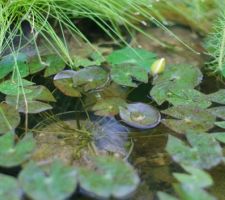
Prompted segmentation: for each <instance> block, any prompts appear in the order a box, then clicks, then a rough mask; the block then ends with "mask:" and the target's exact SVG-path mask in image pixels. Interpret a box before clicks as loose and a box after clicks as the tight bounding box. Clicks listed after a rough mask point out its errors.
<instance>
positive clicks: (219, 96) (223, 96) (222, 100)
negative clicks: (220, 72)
mask: <svg viewBox="0 0 225 200" xmlns="http://www.w3.org/2000/svg"><path fill="white" fill-rule="evenodd" d="M207 97H208V99H209V100H210V101H212V102H215V103H219V104H225V89H220V90H219V91H217V92H214V93H211V94H209V95H207Z"/></svg>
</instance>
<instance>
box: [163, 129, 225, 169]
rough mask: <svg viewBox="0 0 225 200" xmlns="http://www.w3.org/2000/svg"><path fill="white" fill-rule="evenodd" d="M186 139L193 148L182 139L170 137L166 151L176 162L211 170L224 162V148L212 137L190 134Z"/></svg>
mask: <svg viewBox="0 0 225 200" xmlns="http://www.w3.org/2000/svg"><path fill="white" fill-rule="evenodd" d="M186 137H187V140H188V142H189V143H190V145H191V147H189V146H187V145H186V144H185V143H184V142H182V141H181V140H180V139H178V138H176V137H174V136H171V135H170V136H169V139H168V143H167V146H166V150H167V152H168V153H169V154H170V155H171V156H172V158H173V160H174V161H175V162H178V163H179V164H182V165H184V166H193V167H197V168H203V169H210V168H212V167H214V166H216V165H217V164H219V163H220V162H221V161H223V153H222V148H221V147H220V145H219V143H218V142H217V141H216V140H215V138H214V137H213V136H212V135H210V134H207V133H193V132H189V133H187V134H186ZM209 147H210V148H209Z"/></svg>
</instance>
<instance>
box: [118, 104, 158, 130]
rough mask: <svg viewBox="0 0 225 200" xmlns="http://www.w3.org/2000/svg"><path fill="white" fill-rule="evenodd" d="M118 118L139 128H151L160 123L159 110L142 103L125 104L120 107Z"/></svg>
mask: <svg viewBox="0 0 225 200" xmlns="http://www.w3.org/2000/svg"><path fill="white" fill-rule="evenodd" d="M119 114H120V118H121V119H122V120H123V122H125V123H126V124H128V125H130V126H132V127H135V128H140V129H147V128H153V127H155V126H156V125H158V124H159V123H160V120H161V115H160V113H159V111H158V110H157V109H156V108H154V107H152V106H150V105H148V104H144V103H132V104H127V105H126V107H120V113H119Z"/></svg>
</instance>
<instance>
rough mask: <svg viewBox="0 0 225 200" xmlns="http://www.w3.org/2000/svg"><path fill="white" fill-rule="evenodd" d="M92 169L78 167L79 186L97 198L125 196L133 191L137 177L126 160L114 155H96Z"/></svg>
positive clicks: (137, 182)
mask: <svg viewBox="0 0 225 200" xmlns="http://www.w3.org/2000/svg"><path fill="white" fill-rule="evenodd" d="M93 164H94V167H93V169H89V168H85V167H83V168H80V169H79V183H80V186H81V188H82V189H83V190H84V191H86V192H88V193H90V194H92V195H94V196H96V197H99V198H110V197H114V198H125V197H127V196H128V195H130V194H131V193H132V192H134V191H135V190H136V188H137V186H138V184H139V178H138V175H137V174H136V172H135V171H134V169H133V168H132V167H131V165H129V164H128V163H127V162H125V161H124V160H121V159H117V158H115V157H111V156H108V157H96V158H95V159H94V160H93Z"/></svg>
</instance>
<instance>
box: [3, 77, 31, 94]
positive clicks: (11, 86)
mask: <svg viewBox="0 0 225 200" xmlns="http://www.w3.org/2000/svg"><path fill="white" fill-rule="evenodd" d="M28 82H29V85H31V83H32V82H30V81H26V80H23V81H22V83H20V82H18V81H14V80H7V81H3V82H1V83H0V92H2V93H3V94H6V95H18V94H22V93H23V92H24V93H25V94H27V93H30V92H32V90H30V89H27V88H25V86H27V84H28ZM32 84H33V83H32ZM22 87H23V90H22Z"/></svg>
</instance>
